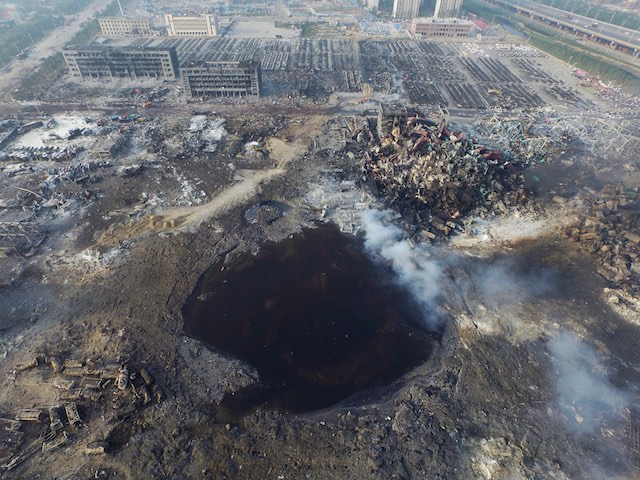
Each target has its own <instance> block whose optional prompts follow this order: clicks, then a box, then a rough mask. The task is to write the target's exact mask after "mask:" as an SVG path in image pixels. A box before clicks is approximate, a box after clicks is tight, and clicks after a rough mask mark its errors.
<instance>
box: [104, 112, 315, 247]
mask: <svg viewBox="0 0 640 480" xmlns="http://www.w3.org/2000/svg"><path fill="white" fill-rule="evenodd" d="M307 118H308V120H307V121H306V122H305V123H304V124H303V125H299V126H293V125H292V126H290V128H289V129H288V132H287V133H288V135H289V136H290V137H292V138H295V140H294V141H293V142H288V141H286V140H282V139H280V138H274V137H272V138H269V140H268V141H267V148H268V150H269V154H270V157H271V158H272V159H273V160H275V161H276V166H275V167H274V168H270V169H267V170H238V171H237V172H236V180H237V183H234V184H233V185H231V186H230V187H228V188H226V189H225V190H223V191H222V192H221V193H220V194H219V195H217V196H216V197H215V198H213V199H212V200H211V201H210V202H207V203H205V204H203V205H197V206H193V207H176V208H170V209H167V210H166V211H164V212H162V213H160V214H155V215H150V216H148V217H144V218H142V219H141V220H139V221H136V222H132V223H127V224H116V225H112V226H110V227H109V228H108V229H107V230H106V231H104V232H103V233H102V234H101V235H100V236H99V237H98V242H97V246H100V245H112V244H114V243H117V242H119V241H121V240H124V239H126V238H133V237H137V236H139V235H142V234H144V233H146V232H149V231H156V232H163V231H175V230H183V231H188V230H192V229H195V228H197V227H198V226H199V225H201V224H202V223H204V222H206V221H209V220H212V219H214V218H216V217H217V216H219V215H221V214H222V213H224V212H226V211H228V210H229V209H231V208H233V207H235V206H237V205H240V204H242V203H243V202H245V201H247V200H248V199H250V198H251V197H253V196H254V195H255V194H256V193H258V191H259V189H260V186H261V185H262V184H264V183H266V182H269V181H271V180H272V179H273V178H275V177H277V176H279V175H282V174H283V173H284V172H285V171H286V166H287V165H288V164H289V163H290V162H292V161H293V160H295V159H296V158H299V157H300V156H301V155H302V154H303V153H304V152H305V150H306V149H307V146H308V145H309V143H310V142H311V140H312V138H313V137H314V136H315V133H316V132H318V131H319V130H320V129H321V128H322V125H323V124H324V122H325V121H326V117H325V116H324V115H317V116H311V117H307Z"/></svg>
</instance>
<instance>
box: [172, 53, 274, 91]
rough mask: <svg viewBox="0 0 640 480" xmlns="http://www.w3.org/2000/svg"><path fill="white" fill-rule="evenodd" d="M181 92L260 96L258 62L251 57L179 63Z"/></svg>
mask: <svg viewBox="0 0 640 480" xmlns="http://www.w3.org/2000/svg"><path fill="white" fill-rule="evenodd" d="M180 76H181V77H182V82H183V85H184V91H185V93H188V94H189V95H191V96H192V97H244V96H260V85H261V81H262V79H261V74H260V64H258V63H256V62H253V61H241V62H209V61H198V62H191V63H187V64H185V65H183V66H181V67H180Z"/></svg>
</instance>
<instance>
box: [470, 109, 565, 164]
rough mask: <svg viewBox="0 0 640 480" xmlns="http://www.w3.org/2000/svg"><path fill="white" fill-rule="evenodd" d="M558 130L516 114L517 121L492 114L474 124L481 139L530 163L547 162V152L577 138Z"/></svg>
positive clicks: (558, 127) (529, 116)
mask: <svg viewBox="0 0 640 480" xmlns="http://www.w3.org/2000/svg"><path fill="white" fill-rule="evenodd" d="M562 127H563V126H562V125H559V126H556V125H553V126H550V125H549V124H548V123H547V122H546V121H542V120H541V119H540V118H539V117H538V116H537V115H519V116H518V117H517V118H501V117H500V116H498V115H493V116H492V117H490V118H483V119H482V120H480V121H478V122H476V123H475V124H474V129H475V130H476V133H477V134H478V135H479V136H480V137H481V138H486V139H487V140H488V141H490V142H491V144H492V145H495V146H496V147H497V148H500V149H502V150H506V151H509V152H511V153H512V154H513V155H515V156H516V157H517V158H520V159H521V160H526V161H527V162H528V163H530V164H535V163H542V162H545V161H547V158H548V157H549V155H550V154H551V153H554V152H555V151H556V150H558V149H559V148H563V147H566V145H567V144H568V143H569V142H571V141H573V140H574V139H575V138H577V137H576V135H575V134H574V132H571V131H569V130H568V129H566V128H562Z"/></svg>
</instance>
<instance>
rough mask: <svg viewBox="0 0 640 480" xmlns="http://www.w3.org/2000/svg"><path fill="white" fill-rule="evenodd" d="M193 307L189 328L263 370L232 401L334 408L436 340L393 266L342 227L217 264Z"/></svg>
mask: <svg viewBox="0 0 640 480" xmlns="http://www.w3.org/2000/svg"><path fill="white" fill-rule="evenodd" d="M183 314H184V319H185V329H186V331H187V333H188V334H190V335H191V336H193V337H196V338H198V339H200V340H202V341H204V342H206V343H207V344H209V345H210V346H211V347H213V348H214V349H217V350H221V351H224V352H227V353H228V354H231V355H233V356H235V357H237V358H240V359H242V360H245V361H246V362H248V363H250V364H251V365H253V366H254V367H255V368H256V369H257V370H258V372H259V374H260V378H261V384H260V385H259V386H258V387H257V388H255V387H254V388H252V389H250V391H249V392H244V393H243V392H240V394H239V395H236V396H234V397H235V398H234V399H233V400H232V401H234V402H236V403H239V404H242V405H241V407H240V408H242V409H246V408H251V407H255V406H259V405H267V406H269V407H273V408H278V409H281V410H284V411H288V412H308V411H313V410H317V409H321V408H325V407H329V406H331V405H334V404H336V403H338V402H340V401H341V400H344V399H346V398H348V397H350V396H352V395H353V394H355V393H358V392H366V391H372V389H375V387H384V386H388V385H390V384H392V383H393V382H394V380H396V379H398V378H400V377H401V376H402V375H403V374H405V373H406V372H408V371H409V370H411V369H412V368H414V367H416V366H417V365H419V364H421V363H423V362H424V361H425V360H427V359H428V358H429V356H430V355H431V353H432V351H433V348H434V346H435V344H436V336H435V335H434V334H433V333H431V332H429V331H427V330H426V328H425V322H424V314H425V313H424V312H421V311H420V310H419V309H418V307H417V306H416V305H415V303H414V302H413V301H412V299H411V298H410V296H409V294H408V293H407V292H406V291H404V290H403V289H401V288H400V287H398V286H397V285H395V284H394V283H393V281H392V273H391V272H390V271H389V269H387V268H386V267H384V266H381V265H377V264H376V263H374V262H372V261H371V259H370V258H369V257H368V256H367V254H366V253H365V252H364V251H363V248H362V245H361V242H359V241H357V240H356V239H354V238H353V237H351V236H346V235H343V234H341V233H340V232H339V231H338V229H337V228H335V227H333V226H321V227H319V228H315V229H307V230H305V231H304V232H303V233H301V234H298V235H295V236H293V237H291V238H289V239H286V240H284V241H282V242H280V243H277V244H269V245H267V246H265V247H264V248H263V249H262V251H261V253H260V254H259V255H258V256H253V255H248V254H247V255H243V256H241V257H239V258H237V259H236V260H235V261H233V262H231V263H229V264H224V265H222V264H217V265H214V266H213V267H212V268H210V269H209V270H208V271H207V272H206V273H205V274H204V275H203V277H202V278H201V279H200V281H199V283H198V285H197V287H196V289H195V291H194V292H193V293H192V294H191V296H190V297H189V299H188V301H187V303H186V304H185V306H184V309H183Z"/></svg>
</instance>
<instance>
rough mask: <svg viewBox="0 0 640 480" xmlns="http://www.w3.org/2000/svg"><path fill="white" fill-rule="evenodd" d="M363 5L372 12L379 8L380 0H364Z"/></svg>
mask: <svg viewBox="0 0 640 480" xmlns="http://www.w3.org/2000/svg"><path fill="white" fill-rule="evenodd" d="M364 6H365V7H366V8H368V9H369V10H371V11H372V12H373V11H375V10H379V9H380V0H364Z"/></svg>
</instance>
